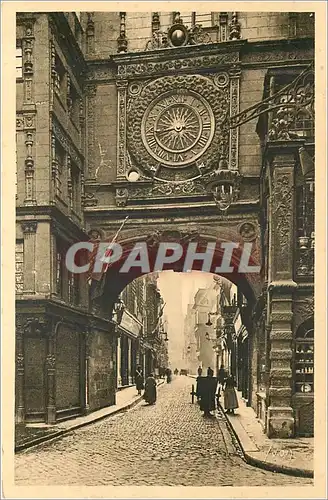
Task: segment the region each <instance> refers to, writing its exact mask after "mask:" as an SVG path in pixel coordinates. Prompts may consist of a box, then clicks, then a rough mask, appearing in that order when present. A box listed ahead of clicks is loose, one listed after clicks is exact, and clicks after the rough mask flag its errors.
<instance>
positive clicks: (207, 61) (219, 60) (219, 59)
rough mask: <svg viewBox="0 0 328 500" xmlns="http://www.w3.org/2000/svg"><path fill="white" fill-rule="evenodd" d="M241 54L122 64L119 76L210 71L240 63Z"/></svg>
mask: <svg viewBox="0 0 328 500" xmlns="http://www.w3.org/2000/svg"><path fill="white" fill-rule="evenodd" d="M238 60H239V52H238V51H236V52H229V53H227V54H216V55H201V56H198V57H185V58H183V59H182V58H181V59H178V58H177V59H172V60H169V61H167V60H165V61H150V62H143V63H135V64H124V65H123V64H120V65H119V66H118V76H119V77H122V78H126V77H133V76H139V75H140V76H145V75H154V74H162V73H169V72H171V73H176V72H177V71H181V70H188V69H193V70H197V69H198V68H202V70H204V69H210V68H217V67H219V66H223V65H225V64H231V63H235V62H238Z"/></svg>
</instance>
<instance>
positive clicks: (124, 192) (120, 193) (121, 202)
mask: <svg viewBox="0 0 328 500" xmlns="http://www.w3.org/2000/svg"><path fill="white" fill-rule="evenodd" d="M128 198H129V191H128V189H127V188H118V189H116V195H115V201H116V205H117V206H118V207H125V206H126V204H127V202H128Z"/></svg>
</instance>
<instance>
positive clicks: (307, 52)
mask: <svg viewBox="0 0 328 500" xmlns="http://www.w3.org/2000/svg"><path fill="white" fill-rule="evenodd" d="M313 58H314V49H312V48H310V49H300V50H277V51H272V50H268V51H266V52H264V51H255V50H252V51H250V52H248V53H247V54H244V55H243V57H242V62H243V63H257V62H258V63H262V62H263V63H266V62H268V61H290V60H300V61H304V60H313Z"/></svg>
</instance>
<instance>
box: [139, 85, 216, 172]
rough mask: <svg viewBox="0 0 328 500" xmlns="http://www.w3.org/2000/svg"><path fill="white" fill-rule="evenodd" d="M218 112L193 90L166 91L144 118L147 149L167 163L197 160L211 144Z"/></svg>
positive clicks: (151, 105)
mask: <svg viewBox="0 0 328 500" xmlns="http://www.w3.org/2000/svg"><path fill="white" fill-rule="evenodd" d="M213 134H214V115H213V113H212V110H211V108H210V106H209V104H208V103H207V101H205V99H203V98H202V97H201V96H200V95H198V94H196V93H195V92H192V91H185V92H181V93H176V94H174V93H171V92H170V93H169V92H167V93H165V94H163V95H162V96H160V97H159V98H157V99H155V100H154V101H153V102H152V103H151V104H150V106H149V107H148V109H147V110H146V113H145V115H144V118H143V121H142V139H143V143H144V145H145V147H146V149H147V151H148V152H149V153H150V154H151V155H152V156H153V157H154V158H155V159H156V160H157V161H158V162H159V163H162V164H165V165H167V166H172V167H174V166H184V165H187V164H189V163H191V162H194V161H196V160H197V159H198V158H199V157H200V156H201V155H202V154H203V153H204V151H205V150H206V149H207V148H208V146H209V145H210V143H211V141H212V138H213Z"/></svg>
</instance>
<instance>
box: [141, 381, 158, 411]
mask: <svg viewBox="0 0 328 500" xmlns="http://www.w3.org/2000/svg"><path fill="white" fill-rule="evenodd" d="M156 385H157V384H156V380H155V378H154V375H153V374H152V373H151V374H150V375H149V377H147V378H146V383H145V392H144V398H145V401H146V403H148V404H150V405H153V404H155V402H156V398H157V390H156Z"/></svg>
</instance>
